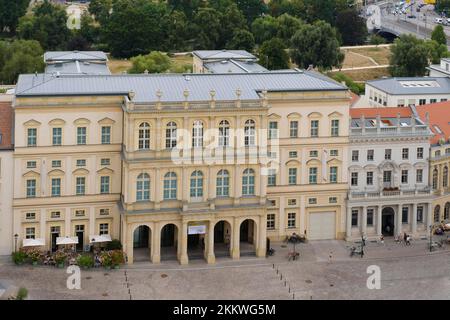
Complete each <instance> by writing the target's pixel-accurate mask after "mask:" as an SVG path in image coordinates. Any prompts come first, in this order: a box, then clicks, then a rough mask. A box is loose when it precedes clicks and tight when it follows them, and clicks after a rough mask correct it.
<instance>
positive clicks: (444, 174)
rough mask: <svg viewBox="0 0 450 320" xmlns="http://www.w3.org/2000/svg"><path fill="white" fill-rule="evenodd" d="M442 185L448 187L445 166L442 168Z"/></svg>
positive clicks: (446, 168)
mask: <svg viewBox="0 0 450 320" xmlns="http://www.w3.org/2000/svg"><path fill="white" fill-rule="evenodd" d="M442 186H443V187H444V188H447V187H448V167H447V166H445V167H444V169H443V170H442Z"/></svg>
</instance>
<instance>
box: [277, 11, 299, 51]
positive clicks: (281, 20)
mask: <svg viewBox="0 0 450 320" xmlns="http://www.w3.org/2000/svg"><path fill="white" fill-rule="evenodd" d="M277 21H278V31H277V37H278V38H280V39H282V40H283V41H284V42H285V43H286V46H288V47H290V46H291V39H292V36H293V35H294V34H295V33H296V32H297V31H298V30H299V29H300V27H301V26H302V24H303V21H302V20H300V19H299V18H296V17H293V16H291V15H290V14H287V13H284V14H282V15H281V16H279V17H278V18H277Z"/></svg>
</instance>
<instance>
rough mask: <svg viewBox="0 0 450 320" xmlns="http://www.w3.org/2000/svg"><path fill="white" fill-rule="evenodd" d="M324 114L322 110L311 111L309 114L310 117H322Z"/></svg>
mask: <svg viewBox="0 0 450 320" xmlns="http://www.w3.org/2000/svg"><path fill="white" fill-rule="evenodd" d="M322 117H323V115H322V114H321V113H320V112H311V113H310V114H308V118H315V119H317V118H322Z"/></svg>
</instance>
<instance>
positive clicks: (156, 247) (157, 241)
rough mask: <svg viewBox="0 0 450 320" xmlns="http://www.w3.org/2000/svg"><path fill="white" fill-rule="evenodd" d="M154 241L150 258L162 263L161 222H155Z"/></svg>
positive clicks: (152, 231) (154, 261)
mask: <svg viewBox="0 0 450 320" xmlns="http://www.w3.org/2000/svg"><path fill="white" fill-rule="evenodd" d="M151 233H152V243H151V250H150V258H151V261H152V262H153V263H160V261H161V225H160V224H159V222H155V224H154V225H153V229H152V230H151Z"/></svg>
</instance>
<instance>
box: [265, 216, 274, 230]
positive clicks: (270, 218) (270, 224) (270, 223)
mask: <svg viewBox="0 0 450 320" xmlns="http://www.w3.org/2000/svg"><path fill="white" fill-rule="evenodd" d="M267 229H270V230H273V229H275V214H273V213H270V214H268V215H267Z"/></svg>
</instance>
